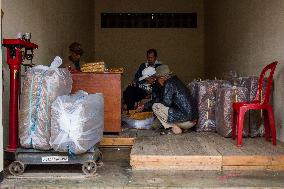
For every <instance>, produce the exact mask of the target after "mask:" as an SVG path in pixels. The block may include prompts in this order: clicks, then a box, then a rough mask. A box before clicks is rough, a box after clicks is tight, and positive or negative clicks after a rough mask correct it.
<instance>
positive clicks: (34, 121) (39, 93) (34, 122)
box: [31, 71, 47, 132]
mask: <svg viewBox="0 0 284 189" xmlns="http://www.w3.org/2000/svg"><path fill="white" fill-rule="evenodd" d="M46 72H47V71H44V72H43V73H42V75H41V79H40V84H39V90H38V93H37V102H36V109H35V114H34V120H33V124H32V128H31V130H32V131H33V132H35V130H36V122H37V113H38V109H39V102H40V95H41V91H42V81H43V78H44V76H45V73H46Z"/></svg>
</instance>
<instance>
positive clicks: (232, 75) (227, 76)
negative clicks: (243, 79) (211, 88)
mask: <svg viewBox="0 0 284 189" xmlns="http://www.w3.org/2000/svg"><path fill="white" fill-rule="evenodd" d="M238 77H239V73H238V72H237V71H235V70H230V71H228V72H224V73H223V74H222V79H224V80H228V81H229V80H232V79H233V78H238Z"/></svg>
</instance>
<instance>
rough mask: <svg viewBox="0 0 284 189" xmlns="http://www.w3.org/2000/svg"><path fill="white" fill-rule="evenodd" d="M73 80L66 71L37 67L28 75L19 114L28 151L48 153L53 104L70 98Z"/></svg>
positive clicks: (22, 141)
mask: <svg viewBox="0 0 284 189" xmlns="http://www.w3.org/2000/svg"><path fill="white" fill-rule="evenodd" d="M71 89H72V77H71V74H70V72H69V71H68V70H67V69H64V68H49V67H46V66H36V67H34V68H32V69H30V70H28V71H27V72H26V76H25V78H24V82H23V91H22V96H21V103H20V112H19V138H20V144H21V146H22V147H25V148H35V149H40V150H49V149H50V145H49V140H50V110H51V104H52V102H53V101H54V100H55V99H56V98H57V97H58V96H61V95H66V94H70V92H71Z"/></svg>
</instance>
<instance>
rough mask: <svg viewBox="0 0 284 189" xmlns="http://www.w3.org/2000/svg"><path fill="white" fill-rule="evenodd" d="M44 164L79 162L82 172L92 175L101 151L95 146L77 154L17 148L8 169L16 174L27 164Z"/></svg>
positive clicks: (100, 160) (98, 161) (99, 162)
mask: <svg viewBox="0 0 284 189" xmlns="http://www.w3.org/2000/svg"><path fill="white" fill-rule="evenodd" d="M44 164H49V165H55V164H81V165H82V172H83V173H84V174H86V175H94V174H95V173H96V170H97V165H98V164H102V153H101V151H100V150H99V148H98V147H97V146H95V147H93V148H92V149H90V150H89V151H87V152H86V153H84V154H78V155H77V154H76V155H69V154H68V153H67V152H56V151H54V150H45V151H44V150H36V149H26V148H17V150H16V151H15V161H13V162H12V163H11V164H10V165H9V171H10V173H11V174H12V175H15V176H18V175H21V174H23V173H24V171H25V168H26V166H27V165H44Z"/></svg>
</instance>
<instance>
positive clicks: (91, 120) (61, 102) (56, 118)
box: [50, 91, 104, 154]
mask: <svg viewBox="0 0 284 189" xmlns="http://www.w3.org/2000/svg"><path fill="white" fill-rule="evenodd" d="M103 130H104V98H103V96H102V94H101V93H97V94H88V93H87V92H84V91H78V92H77V93H76V94H74V95H71V96H67V95H65V96H60V97H58V98H57V99H56V100H55V101H54V102H53V103H52V107H51V138H50V145H51V146H52V148H53V149H54V150H55V151H59V152H68V153H69V154H82V153H84V152H86V151H87V150H89V149H90V148H92V147H93V146H94V145H95V144H97V143H98V142H100V141H101V140H102V138H103Z"/></svg>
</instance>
